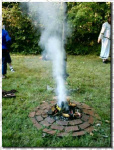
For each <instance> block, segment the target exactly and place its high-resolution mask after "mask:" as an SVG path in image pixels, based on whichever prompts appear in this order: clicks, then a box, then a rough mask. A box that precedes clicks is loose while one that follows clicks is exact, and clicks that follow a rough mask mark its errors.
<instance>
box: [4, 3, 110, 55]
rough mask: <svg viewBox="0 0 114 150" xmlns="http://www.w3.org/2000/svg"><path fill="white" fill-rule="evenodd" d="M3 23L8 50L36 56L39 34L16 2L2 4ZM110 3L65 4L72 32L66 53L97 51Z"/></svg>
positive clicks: (38, 49)
mask: <svg viewBox="0 0 114 150" xmlns="http://www.w3.org/2000/svg"><path fill="white" fill-rule="evenodd" d="M2 4H3V7H2V12H3V13H2V17H3V24H5V26H6V29H7V30H8V31H9V34H10V36H11V38H12V45H11V51H13V52H19V53H25V54H38V53H41V49H40V47H39V46H38V41H39V37H40V32H38V29H37V28H34V26H33V24H32V21H31V20H30V18H29V17H28V16H27V15H26V14H24V15H23V12H22V10H21V9H20V7H19V3H15V2H13V3H8V2H3V3H2ZM110 7H111V4H110V2H107V3H106V2H102V3H101V2H100V3H99V2H68V3H67V8H68V10H67V19H68V22H69V25H70V27H71V29H72V33H71V36H70V37H69V38H68V39H67V44H66V51H67V52H68V53H69V54H89V53H93V52H98V53H99V50H100V45H98V44H97V38H98V35H99V32H100V30H101V26H102V23H104V22H105V21H106V20H107V16H108V15H109V14H110V13H111V8H110Z"/></svg>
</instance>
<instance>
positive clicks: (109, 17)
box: [108, 16, 111, 24]
mask: <svg viewBox="0 0 114 150" xmlns="http://www.w3.org/2000/svg"><path fill="white" fill-rule="evenodd" d="M108 23H109V24H111V16H108Z"/></svg>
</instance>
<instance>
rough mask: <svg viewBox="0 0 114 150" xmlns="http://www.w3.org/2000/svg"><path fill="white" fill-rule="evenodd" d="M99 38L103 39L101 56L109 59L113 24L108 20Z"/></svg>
mask: <svg viewBox="0 0 114 150" xmlns="http://www.w3.org/2000/svg"><path fill="white" fill-rule="evenodd" d="M98 39H101V40H102V46H101V53H100V57H101V58H102V59H108V57H109V53H110V39H111V26H110V24H109V23H108V22H105V23H104V24H103V25H102V29H101V32H100V35H99V37H98Z"/></svg>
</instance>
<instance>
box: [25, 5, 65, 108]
mask: <svg viewBox="0 0 114 150" xmlns="http://www.w3.org/2000/svg"><path fill="white" fill-rule="evenodd" d="M26 4H27V7H28V12H29V15H30V16H31V18H32V19H33V20H34V23H35V24H37V23H38V24H40V25H41V37H40V42H39V45H40V47H41V48H42V49H43V50H44V51H45V52H46V53H47V55H48V56H49V58H50V59H51V61H52V66H53V77H54V79H55V82H56V94H57V98H58V99H57V104H58V106H59V107H61V104H62V102H64V103H65V102H66V95H67V93H66V87H65V79H64V76H65V74H66V66H65V57H66V55H65V49H64V44H65V41H66V37H65V36H66V31H65V29H66V27H67V23H66V16H65V12H66V4H65V3H57V2H56V3H53V2H42V3H39V2H37V3H34V2H32V3H31V2H30V3H26Z"/></svg>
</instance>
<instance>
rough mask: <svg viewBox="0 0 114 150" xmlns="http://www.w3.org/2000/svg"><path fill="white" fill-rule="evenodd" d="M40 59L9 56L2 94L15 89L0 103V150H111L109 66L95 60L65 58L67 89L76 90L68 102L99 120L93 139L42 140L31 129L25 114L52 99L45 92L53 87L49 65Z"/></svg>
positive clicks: (82, 57)
mask: <svg viewBox="0 0 114 150" xmlns="http://www.w3.org/2000/svg"><path fill="white" fill-rule="evenodd" d="M39 57H40V56H21V55H13V56H12V60H13V66H14V69H15V70H16V72H15V73H12V72H10V71H9V68H8V72H7V79H3V82H2V86H3V89H4V90H11V89H16V90H17V91H18V92H17V93H16V98H3V99H2V119H3V120H2V143H3V144H2V146H3V147H111V95H110V90H111V89H110V63H108V64H103V63H102V61H101V59H100V58H99V57H98V56H92V55H87V56H68V62H67V70H68V73H69V75H70V76H69V78H68V79H67V82H68V85H67V88H70V89H76V88H77V89H78V90H77V92H74V93H72V94H71V99H72V100H75V101H78V102H83V103H85V104H88V105H89V106H91V107H93V108H94V109H95V112H97V114H98V115H99V116H100V117H101V122H96V123H100V124H101V126H96V124H95V129H96V130H95V131H94V132H93V135H91V134H86V135H84V136H82V137H75V138H73V137H64V138H59V137H56V135H55V136H45V137H42V134H43V133H42V130H40V131H38V130H37V128H36V127H34V126H33V123H32V122H31V120H30V118H29V117H28V114H29V113H30V112H31V111H32V110H34V108H36V107H37V106H39V105H40V103H41V102H42V101H45V100H47V101H51V100H52V99H53V96H54V95H55V94H54V93H53V92H50V91H47V89H46V87H47V85H49V86H51V87H54V81H53V78H52V73H51V63H50V62H48V61H42V60H40V59H39Z"/></svg>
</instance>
